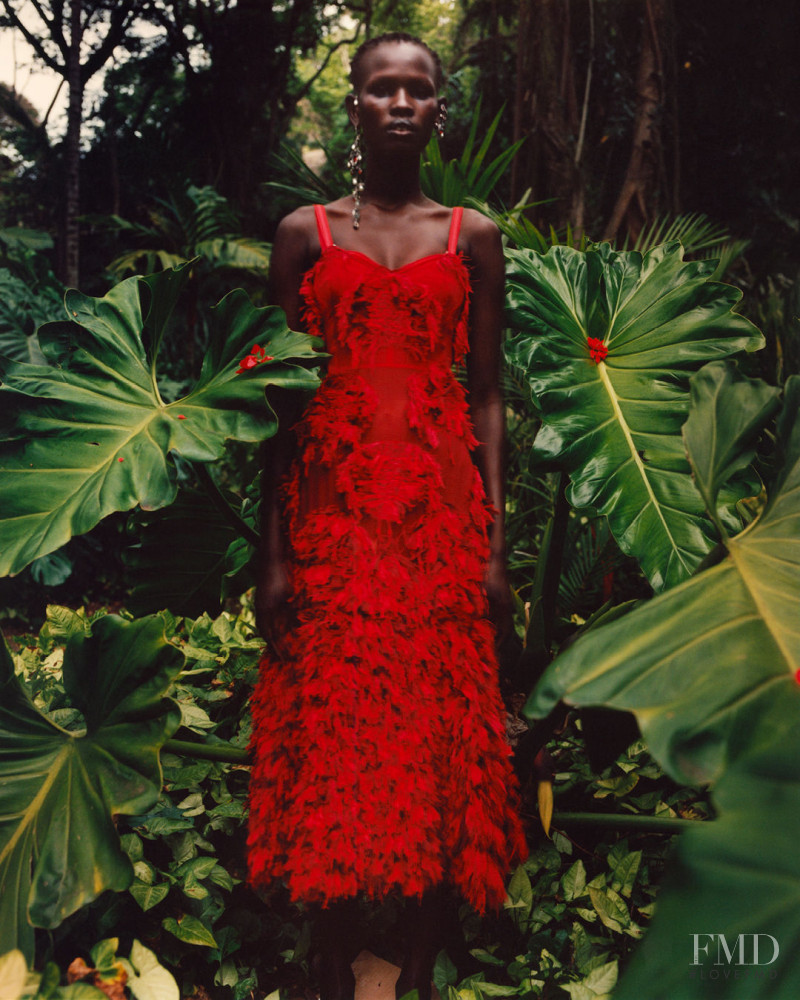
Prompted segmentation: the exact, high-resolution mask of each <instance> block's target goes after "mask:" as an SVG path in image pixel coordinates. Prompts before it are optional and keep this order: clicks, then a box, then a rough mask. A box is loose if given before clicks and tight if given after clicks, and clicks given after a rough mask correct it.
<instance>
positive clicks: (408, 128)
mask: <svg viewBox="0 0 800 1000" xmlns="http://www.w3.org/2000/svg"><path fill="white" fill-rule="evenodd" d="M386 131H387V132H398V133H401V132H402V133H403V134H404V135H405V134H406V133H408V132H416V131H417V126H416V125H412V124H411V122H392V124H391V125H388V126H387V127H386Z"/></svg>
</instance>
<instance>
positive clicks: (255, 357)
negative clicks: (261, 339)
mask: <svg viewBox="0 0 800 1000" xmlns="http://www.w3.org/2000/svg"><path fill="white" fill-rule="evenodd" d="M274 360H275V358H273V357H272V355H271V354H265V353H264V348H263V347H260V346H259V345H258V344H253V350H252V351H251V352H250V353H249V354H248V355H247V356H246V357H244V358H242V360H241V361H240V362H239V367H238V368H237V369H236V374H237V375H243V374H244V373H245V372H247V371H250V369H251V368H255V366H256V365H260V364H263V363H264V362H265V361H274Z"/></svg>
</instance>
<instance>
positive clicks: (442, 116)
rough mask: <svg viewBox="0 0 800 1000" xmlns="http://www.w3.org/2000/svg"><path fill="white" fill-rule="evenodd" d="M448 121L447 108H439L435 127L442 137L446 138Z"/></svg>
mask: <svg viewBox="0 0 800 1000" xmlns="http://www.w3.org/2000/svg"><path fill="white" fill-rule="evenodd" d="M446 121H447V108H446V107H443V108H441V109H440V110H439V117H438V118H437V119H436V121H435V122H434V123H433V127H434V128H435V129H436V131H437V133H438V135H439V138H440V139H443V138H444V126H445V122H446Z"/></svg>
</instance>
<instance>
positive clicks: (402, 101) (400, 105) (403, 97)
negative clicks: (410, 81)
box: [392, 87, 411, 112]
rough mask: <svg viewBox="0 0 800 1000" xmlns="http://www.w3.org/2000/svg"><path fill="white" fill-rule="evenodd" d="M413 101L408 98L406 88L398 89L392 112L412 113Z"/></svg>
mask: <svg viewBox="0 0 800 1000" xmlns="http://www.w3.org/2000/svg"><path fill="white" fill-rule="evenodd" d="M410 110H411V101H410V99H409V96H408V91H407V90H406V89H405V87H398V88H397V90H396V91H395V94H394V101H393V102H392V111H401V112H402V111H410Z"/></svg>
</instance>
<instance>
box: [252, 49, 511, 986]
mask: <svg viewBox="0 0 800 1000" xmlns="http://www.w3.org/2000/svg"><path fill="white" fill-rule="evenodd" d="M351 78H352V82H353V93H352V94H350V95H349V96H348V98H347V109H348V113H349V116H350V121H351V123H352V125H353V127H354V129H355V130H356V140H355V142H354V146H353V150H352V151H351V157H350V164H351V170H352V172H353V178H354V182H353V183H354V186H353V195H352V196H350V197H347V198H341V199H339V200H338V201H334V202H332V203H331V204H329V205H325V206H311V207H303V208H299V209H297V211H295V212H293V213H292V214H291V215H289V216H287V217H286V218H285V219H284V220H283V221H282V222H281V224H280V226H279V228H278V231H277V234H276V237H275V242H274V247H273V253H272V265H271V281H272V290H273V299H274V301H275V303H276V304H278V305H279V306H281V307H282V308H283V309H284V310H285V312H286V316H287V320H288V323H289V326H290V327H292V328H293V329H304V330H306V331H307V332H309V333H311V334H315V335H318V336H320V337H322V338H323V339H324V342H325V350H326V352H327V353H328V354H329V355H330V359H329V362H328V366H327V372H326V374H325V376H324V378H323V381H322V385H321V387H320V389H319V391H318V392H317V394H316V396H315V397H314V399H313V400H312V401H311V403H310V404H309V405H308V406H307V407H306V408H305V411H304V412H302V413H300V412H295V413H293V412H292V404H291V401H289V402H287V404H286V405H285V406H284V407H283V411H284V412H282V413H281V414H280V417H281V418H282V420H281V424H282V431H281V433H280V434H279V435H278V436H276V438H275V439H273V440H272V441H271V442H270V444H269V451H268V456H267V465H266V468H265V472H264V476H265V484H264V517H263V530H262V538H263V546H262V552H261V560H260V579H259V583H258V588H257V596H256V613H257V621H258V625H259V628H260V629H261V631H262V633H263V634H264V635H265V636H266V637H267V638H268V640H269V646H268V649H267V653H266V654H265V656H264V659H263V662H262V677H261V681H260V683H259V686H258V688H257V691H256V694H255V696H254V705H253V733H254V735H253V749H254V755H255V764H254V768H253V775H252V787H251V799H250V836H249V852H250V853H249V861H250V874H251V879H252V881H253V882H254V884H256V885H269V884H271V883H272V882H273V881H274V880H276V879H282V880H283V882H284V883H285V884H286V885H287V886H288V889H289V891H290V893H291V895H292V896H293V898H295V899H297V900H300V901H303V902H305V903H307V904H312V905H314V906H316V907H317V908H318V919H317V921H316V948H317V952H318V973H319V978H320V989H321V996H322V1000H348V998H350V997H352V996H353V990H354V980H353V974H352V971H351V969H350V962H351V961H352V959H353V957H354V955H355V953H356V952H357V951H358V950H359V940H358V936H357V919H356V915H357V910H358V905H357V904H358V900H359V899H360V898H364V897H367V898H373V899H377V900H383V899H387V898H389V897H402V898H403V899H404V900H405V909H404V912H405V914H406V924H407V926H406V928H405V932H404V937H405V940H406V955H405V960H404V961H403V966H402V971H401V973H400V978H399V980H398V983H397V986H396V995H397V996H398V997H401V996H403V995H405V994H406V993H407V992H409V991H410V990H412V989H416V990H418V992H419V995H420V998H421V1000H426V997H428V996H429V995H430V980H431V969H432V966H433V962H434V959H435V956H436V954H437V952H438V950H439V949H440V948H441V946H442V944H441V933H442V914H441V910H442V906H443V898H444V894H445V893H447V892H452V891H453V890H455V891H456V892H457V893H458V894H459V895H460V896H461V897H462V898H463V899H465V900H467V901H468V902H469V903H470V904H471V905H472V906H474V907H475V908H476V909H477V910H479V911H481V912H482V911H485V910H486V909H487V908H495V907H497V906H499V905H501V904H502V902H503V899H504V897H505V881H506V877H507V874H508V871H509V869H510V866H511V865H512V864H513V863H514V862H515V861H516V860H518V859H520V858H521V857H523V856H524V852H525V844H524V838H523V834H522V829H521V825H520V821H519V818H518V812H517V796H516V788H515V782H514V778H513V775H512V771H511V767H510V762H509V749H508V746H507V743H506V740H505V734H504V725H503V719H504V711H503V708H502V704H501V700H500V695H499V688H498V679H497V664H496V660H495V656H494V641H495V635H496V630H500V631H502V630H504V629H507V628H509V620H510V597H509V586H508V580H507V576H506V564H505V546H504V530H503V509H504V495H503V433H504V412H503V401H502V396H501V392H500V387H499V370H500V341H501V329H502V305H503V282H504V268H503V255H502V247H501V242H500V237H499V233H498V231H497V229H496V227H495V226H494V224H493V223H492V222H490V221H489V220H488V219H486V218H485V217H484V216H482V215H481V214H480V213H478V212H475V211H472V210H469V209H467V210H462V209H460V208H456V209H450V208H445V207H443V206H442V205H438V204H436V203H435V202H433V201H431V200H430V199H429V198H427V197H426V196H425V195H424V194H423V193H422V191H421V188H420V173H419V165H420V154H421V153H422V151H423V150H424V148H425V146H426V145H427V143H428V141H429V139H430V137H431V134H432V132H433V130H434V129H437V130H439V131H441V129H442V128H443V125H444V120H445V118H446V108H445V104H444V101H443V100H442V98H441V97H440V96H439V95H440V89H441V84H442V70H441V65H440V62H439V59H438V57H437V56H436V54H435V53H434V52H433V51H432V50H431V49H429V48H428V46H427V45H425V44H424V43H423V42H422V41H420V40H419V39H416V38H413V37H411V36H408V35H404V34H399V33H394V34H390V35H384V36H381V37H379V38H376V39H373V40H371V41H369V42H367V43H366V44H365V45H363V46H362V47H361V49H359V50H358V52H357V53H356V55H355V56H354V58H353V61H352V69H351ZM464 363H466V371H467V377H466V389H465V388H464V387H462V385H461V384H460V383H459V381H458V380H457V379H456V377H455V375H454V366H458V365H460V364H464Z"/></svg>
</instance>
